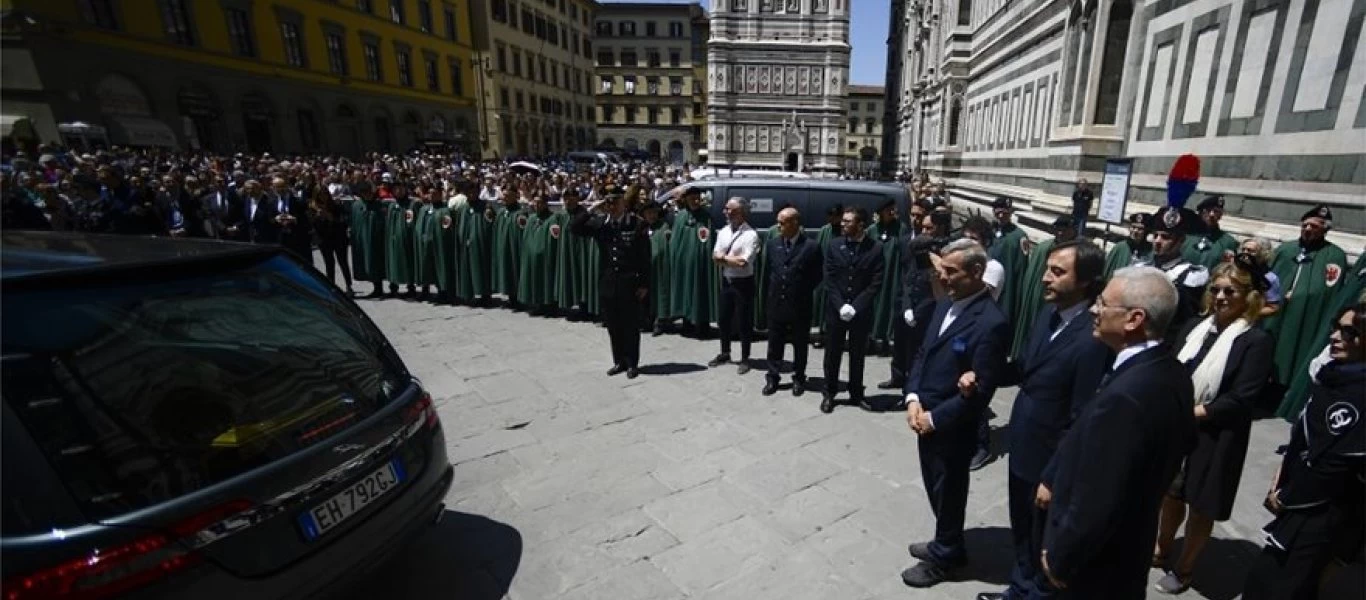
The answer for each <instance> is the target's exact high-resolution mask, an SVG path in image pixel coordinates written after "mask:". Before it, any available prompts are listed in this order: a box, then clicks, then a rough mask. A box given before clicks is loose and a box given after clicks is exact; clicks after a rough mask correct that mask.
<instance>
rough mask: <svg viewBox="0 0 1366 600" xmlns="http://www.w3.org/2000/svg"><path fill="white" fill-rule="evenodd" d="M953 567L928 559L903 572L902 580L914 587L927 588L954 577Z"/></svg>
mask: <svg viewBox="0 0 1366 600" xmlns="http://www.w3.org/2000/svg"><path fill="white" fill-rule="evenodd" d="M953 571H954V568H953V567H949V566H944V565H940V564H938V563H934V562H930V561H928V560H926V561H921V562H920V563H918V564H916V565H915V566H914V567H911V568H909V569H906V570H905V571H902V572H901V581H902V583H905V584H906V585H909V586H911V587H913V588H927V587H933V586H936V585H939V584H941V583H944V582H945V581H950V580H951V579H953Z"/></svg>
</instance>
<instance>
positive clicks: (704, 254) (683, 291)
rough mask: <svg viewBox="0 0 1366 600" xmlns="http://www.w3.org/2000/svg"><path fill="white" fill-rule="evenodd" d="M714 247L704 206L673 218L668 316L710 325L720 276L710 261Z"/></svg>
mask: <svg viewBox="0 0 1366 600" xmlns="http://www.w3.org/2000/svg"><path fill="white" fill-rule="evenodd" d="M715 244H716V236H715V232H714V231H712V228H711V213H710V212H709V211H708V209H707V208H706V207H698V208H697V209H696V210H692V211H687V212H680V213H678V214H676V215H674V222H673V235H672V236H671V238H670V241H669V290H670V293H669V316H671V317H682V318H683V320H684V321H687V322H688V323H691V324H693V325H710V324H711V320H712V316H713V315H715V314H716V295H717V290H719V289H720V285H721V284H720V281H721V277H720V273H719V269H718V268H717V267H716V265H715V263H713V262H712V258H711V253H712V247H713V246H714V245H715Z"/></svg>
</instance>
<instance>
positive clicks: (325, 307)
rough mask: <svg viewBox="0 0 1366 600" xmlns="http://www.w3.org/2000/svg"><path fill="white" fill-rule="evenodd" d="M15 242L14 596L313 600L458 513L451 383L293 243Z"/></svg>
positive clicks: (8, 501)
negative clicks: (444, 416) (436, 386)
mask: <svg viewBox="0 0 1366 600" xmlns="http://www.w3.org/2000/svg"><path fill="white" fill-rule="evenodd" d="M0 241H3V253H2V254H0V261H3V262H0V303H2V305H3V306H2V308H3V310H0V319H2V320H3V323H0V324H2V325H3V327H0V334H2V335H3V337H2V338H0V340H2V341H0V353H2V354H3V356H2V357H0V374H3V380H2V381H0V383H2V384H3V385H0V395H3V402H0V411H3V419H0V426H2V427H3V435H2V436H0V441H3V450H2V451H0V458H2V459H3V463H4V464H3V469H2V470H0V473H3V487H4V494H3V496H0V503H2V504H3V519H0V532H2V533H3V535H0V571H3V580H4V588H5V589H4V593H5V597H6V598H7V599H9V598H13V599H16V600H19V599H24V598H112V597H121V598H139V599H141V598H195V599H197V600H204V599H218V598H223V599H230V598H252V599H253V600H266V599H272V598H291V599H293V598H310V597H313V596H315V595H317V594H329V593H335V592H336V591H339V590H342V589H344V588H345V586H346V584H347V582H348V580H349V579H350V578H351V577H355V576H357V575H358V574H363V573H364V572H365V571H366V570H367V569H369V568H371V567H373V566H375V565H377V564H379V561H380V559H381V558H383V557H385V556H386V555H387V554H389V553H390V552H392V551H394V550H396V549H398V548H400V547H402V546H403V545H404V542H405V541H406V540H408V539H410V537H411V536H413V535H415V534H416V533H417V532H420V531H422V530H425V529H426V528H427V527H428V526H429V525H430V524H431V523H433V522H434V519H436V518H437V517H438V516H439V515H441V514H442V512H443V504H442V502H443V501H444V499H445V495H446V491H447V489H448V488H449V487H450V485H451V479H452V469H451V466H450V464H449V462H448V460H447V458H446V444H445V437H444V436H443V434H442V431H441V422H440V420H439V418H438V416H437V413H436V410H435V407H434V406H433V403H432V397H431V395H430V394H428V393H427V391H425V390H424V389H423V387H422V385H421V384H420V383H419V382H418V381H417V380H416V379H414V378H413V376H412V375H411V374H409V372H408V370H407V368H406V367H405V366H404V364H403V361H402V360H400V359H399V356H398V354H397V353H396V352H395V351H394V348H393V347H392V346H391V345H390V344H389V342H388V340H386V339H385V337H384V334H383V333H381V332H380V330H379V329H378V328H377V327H376V326H375V324H374V323H372V322H371V321H370V319H369V317H367V316H366V315H365V313H364V312H362V311H361V310H360V308H359V307H357V306H356V305H355V303H353V302H352V301H351V299H350V298H348V297H346V295H345V294H343V293H342V292H340V291H339V290H338V289H337V288H336V286H334V285H332V284H331V283H330V282H328V281H326V280H324V279H323V278H322V277H320V276H319V275H318V274H317V272H316V271H315V270H313V269H311V268H308V267H306V266H304V265H303V264H301V263H299V261H298V260H296V259H295V258H294V257H293V256H292V255H287V254H286V253H285V252H284V251H283V250H282V249H281V248H280V247H278V246H266V245H254V244H236V243H230V242H214V241H208V240H169V239H164V238H163V239H157V238H141V237H134V236H103V235H83V234H67V233H52V232H18V231H6V232H4V233H0Z"/></svg>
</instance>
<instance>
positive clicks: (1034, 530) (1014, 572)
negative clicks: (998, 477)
mask: <svg viewBox="0 0 1366 600" xmlns="http://www.w3.org/2000/svg"><path fill="white" fill-rule="evenodd" d="M1007 485H1008V487H1007V488H1006V491H1007V493H1008V494H1009V499H1010V538H1011V544H1012V545H1013V546H1014V550H1015V566H1014V567H1012V568H1011V570H1010V588H1009V589H1007V590H1006V598H1007V600H1024V599H1025V598H1053V597H1056V593H1055V591H1054V590H1053V586H1052V585H1050V584H1049V583H1048V577H1046V576H1045V575H1044V574H1043V567H1042V565H1041V564H1040V563H1039V555H1040V554H1041V553H1042V552H1043V529H1044V524H1045V523H1047V521H1048V513H1047V512H1045V511H1041V510H1039V509H1038V507H1036V506H1034V495H1035V492H1036V491H1037V490H1038V489H1039V484H1038V482H1036V481H1033V480H1030V479H1025V478H1023V477H1020V476H1018V475H1016V474H1014V473H1011V474H1010V481H1009V482H1008V484H1007Z"/></svg>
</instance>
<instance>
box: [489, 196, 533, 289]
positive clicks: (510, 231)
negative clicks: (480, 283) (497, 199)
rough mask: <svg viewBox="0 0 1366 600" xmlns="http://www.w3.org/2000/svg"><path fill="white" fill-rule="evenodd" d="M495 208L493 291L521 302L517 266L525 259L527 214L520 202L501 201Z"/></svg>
mask: <svg viewBox="0 0 1366 600" xmlns="http://www.w3.org/2000/svg"><path fill="white" fill-rule="evenodd" d="M493 210H494V214H495V217H494V223H493V259H492V260H493V262H492V266H493V291H494V293H501V294H504V295H506V296H507V298H508V300H510V301H512V302H519V301H520V296H519V294H518V293H517V269H518V267H520V266H521V265H520V264H519V263H520V262H521V260H522V232H523V231H524V230H525V229H526V223H527V213H526V211H525V210H523V209H522V205H520V204H512V205H508V204H500V205H498V207H497V208H495V209H493Z"/></svg>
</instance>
